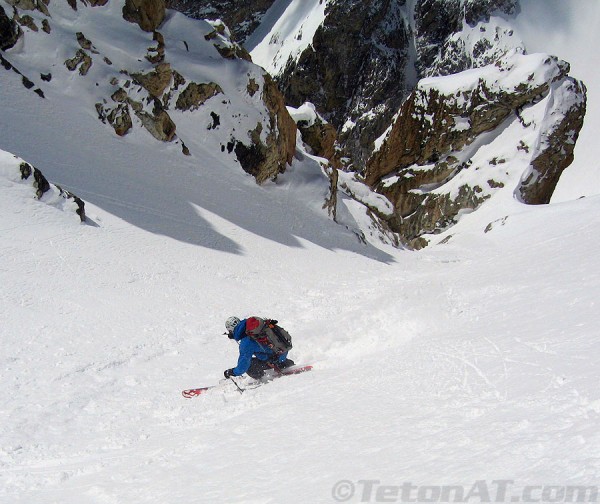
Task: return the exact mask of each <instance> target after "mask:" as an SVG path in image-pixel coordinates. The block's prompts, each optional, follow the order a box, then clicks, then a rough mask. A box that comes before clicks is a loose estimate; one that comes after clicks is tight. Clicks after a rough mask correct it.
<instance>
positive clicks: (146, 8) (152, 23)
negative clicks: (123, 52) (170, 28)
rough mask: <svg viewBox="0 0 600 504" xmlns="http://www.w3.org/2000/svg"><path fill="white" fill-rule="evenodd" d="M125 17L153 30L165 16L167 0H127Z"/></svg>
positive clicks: (145, 28) (145, 29) (141, 26)
mask: <svg viewBox="0 0 600 504" xmlns="http://www.w3.org/2000/svg"><path fill="white" fill-rule="evenodd" d="M123 18H124V19H125V20H126V21H129V22H130V23H137V24H138V25H139V26H140V28H141V29H142V30H144V31H147V32H153V31H155V30H156V29H157V28H158V27H159V26H160V24H161V23H162V22H163V20H164V18H165V0H125V6H124V7H123Z"/></svg>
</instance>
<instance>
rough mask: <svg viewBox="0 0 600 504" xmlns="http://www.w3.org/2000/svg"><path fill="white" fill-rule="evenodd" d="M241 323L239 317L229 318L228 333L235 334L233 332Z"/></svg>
mask: <svg viewBox="0 0 600 504" xmlns="http://www.w3.org/2000/svg"><path fill="white" fill-rule="evenodd" d="M239 323H240V319H239V318H237V317H229V318H228V319H227V320H226V321H225V329H227V331H228V332H230V333H231V332H233V330H234V329H235V328H236V326H237V325H238V324H239Z"/></svg>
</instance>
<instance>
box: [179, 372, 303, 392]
mask: <svg viewBox="0 0 600 504" xmlns="http://www.w3.org/2000/svg"><path fill="white" fill-rule="evenodd" d="M312 368H313V367H312V366H300V367H291V368H288V369H282V370H280V371H279V372H278V373H277V374H274V375H271V376H269V381H270V380H274V379H275V378H279V377H281V376H290V375H295V374H299V373H304V372H306V371H310V370H311V369H312ZM257 383H258V384H259V385H260V384H261V382H260V381H258V382H257ZM265 383H266V382H265ZM217 386H218V385H210V386H208V387H200V388H195V389H188V390H184V391H183V392H181V394H182V395H183V397H185V398H187V399H190V398H191V397H196V396H199V395H201V394H204V393H205V392H206V391H207V390H211V389H214V388H216V387H217Z"/></svg>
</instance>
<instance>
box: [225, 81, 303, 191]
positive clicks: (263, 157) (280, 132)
mask: <svg viewBox="0 0 600 504" xmlns="http://www.w3.org/2000/svg"><path fill="white" fill-rule="evenodd" d="M263 79H264V82H263V89H262V93H261V95H262V100H263V102H264V103H265V105H266V107H267V110H268V111H269V127H268V131H266V135H263V134H262V133H263V125H262V123H260V122H259V123H258V124H257V125H256V128H254V129H253V130H250V131H249V132H248V137H249V140H250V143H249V144H248V143H247V142H246V141H242V140H240V141H237V142H235V143H234V146H233V148H234V150H235V153H236V156H237V158H238V160H239V162H240V164H241V166H242V168H243V169H244V171H245V172H247V173H249V174H251V175H253V176H254V177H255V178H256V181H257V182H258V183H259V184H260V183H262V182H264V181H265V180H269V179H275V178H276V177H277V175H278V174H279V173H283V172H284V171H285V167H286V165H288V164H291V162H292V159H293V157H294V153H295V152H296V131H297V128H296V123H295V122H294V120H293V119H292V117H291V116H290V114H289V112H288V111H287V109H286V107H285V102H284V99H283V96H282V95H281V93H280V92H279V89H278V88H277V85H276V84H275V82H274V81H273V79H272V78H271V77H270V76H269V74H264V75H263Z"/></svg>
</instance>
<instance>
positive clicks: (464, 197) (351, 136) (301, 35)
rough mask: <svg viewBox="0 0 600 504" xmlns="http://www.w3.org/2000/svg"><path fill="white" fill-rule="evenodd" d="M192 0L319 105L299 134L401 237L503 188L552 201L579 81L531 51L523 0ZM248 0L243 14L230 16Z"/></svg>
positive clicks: (434, 227)
mask: <svg viewBox="0 0 600 504" xmlns="http://www.w3.org/2000/svg"><path fill="white" fill-rule="evenodd" d="M195 3H196V4H197V5H206V6H207V7H208V6H210V9H211V11H212V12H213V13H214V14H217V15H219V16H221V17H223V18H224V19H227V20H229V22H231V23H233V28H232V29H233V30H234V32H236V33H237V34H238V37H239V38H240V40H241V41H243V40H245V39H246V40H248V41H249V49H250V52H251V54H252V55H253V57H255V58H257V59H258V60H259V61H260V62H261V64H263V65H264V66H265V67H267V68H269V69H270V70H271V72H273V74H274V77H275V79H276V81H277V82H278V83H279V85H280V87H281V89H282V91H283V93H284V95H285V98H286V100H287V103H288V104H289V105H291V106H294V107H299V106H301V105H302V104H303V103H305V102H310V103H312V104H314V107H315V109H316V112H317V113H318V116H319V117H320V118H321V119H322V121H321V122H320V123H317V124H314V125H311V126H310V128H306V127H302V125H300V126H301V128H300V130H301V132H302V135H303V138H304V140H305V142H306V143H307V144H309V145H310V146H311V149H312V151H313V152H320V155H323V156H327V157H328V158H329V159H330V161H331V163H332V165H333V166H335V167H336V168H340V167H343V169H344V170H345V171H352V172H354V177H353V179H352V180H353V181H352V185H353V189H352V190H350V189H349V186H350V185H349V184H348V177H342V179H344V180H345V181H346V182H344V185H343V187H340V188H341V189H342V190H344V191H346V192H347V193H348V194H350V195H351V196H352V197H356V198H358V199H360V198H359V197H358V196H357V194H363V193H364V190H358V191H357V190H356V184H365V185H366V186H367V187H369V188H370V189H372V190H374V191H376V192H377V193H379V194H381V195H384V196H385V197H386V198H387V199H388V200H389V201H390V203H391V205H392V208H393V210H392V211H391V212H390V211H389V209H388V208H387V207H386V206H385V205H384V206H383V207H382V206H381V205H376V206H375V207H372V206H371V207H369V205H368V204H367V203H366V202H365V201H363V202H364V203H365V204H367V206H368V207H369V210H368V212H369V213H370V214H371V215H372V216H374V218H375V220H377V221H378V223H377V226H380V227H381V228H385V229H387V230H392V231H393V232H394V233H397V234H398V237H399V240H400V241H401V242H403V243H405V244H408V245H410V246H413V247H421V246H423V245H425V244H426V243H427V240H426V239H425V238H423V237H424V236H426V235H430V234H435V233H439V232H441V231H443V230H445V229H447V228H448V227H449V226H450V225H452V224H453V223H455V222H456V221H457V219H458V218H459V216H460V215H462V214H464V213H465V212H468V211H472V210H473V209H476V208H478V207H479V206H480V205H481V204H482V203H483V202H484V201H486V200H487V199H489V198H490V197H492V195H493V194H494V193H496V192H499V191H501V190H504V191H510V192H511V194H514V197H515V198H517V199H519V200H521V201H523V202H525V203H544V202H548V201H549V200H550V196H551V194H552V191H553V190H554V187H555V186H556V183H557V181H558V179H559V177H560V174H561V172H562V171H563V170H564V169H565V168H566V167H567V166H568V165H569V164H570V163H571V161H572V157H573V147H574V144H575V142H576V140H577V137H578V133H579V130H580V129H581V127H582V124H583V117H584V114H585V105H586V97H585V93H586V92H585V86H584V85H583V83H581V82H578V81H576V80H574V79H572V78H571V77H569V76H568V71H569V70H568V64H566V63H565V62H561V61H559V60H557V59H556V58H553V57H550V56H540V57H539V58H537V59H536V57H527V56H525V54H526V48H525V47H524V46H523V44H522V42H521V41H520V40H519V39H518V38H517V37H515V35H514V31H513V29H512V27H511V20H512V19H513V18H514V16H516V15H518V13H519V5H518V1H517V0H415V1H414V2H407V1H405V0H395V1H394V0H375V1H372V2H362V1H359V0H344V1H342V0H329V1H324V2H321V1H320V2H318V3H317V2H316V1H315V2H313V1H312V0H305V1H304V2H300V1H295V0H292V1H291V2H289V5H287V8H282V7H281V6H280V5H279V6H278V9H279V11H278V12H275V11H276V9H275V7H274V6H273V8H272V9H271V10H266V13H265V9H266V8H268V7H269V5H268V4H269V3H270V2H266V3H265V2H235V1H229V2H223V3H219V5H217V4H216V3H215V2H202V1H200V2H195ZM242 4H243V5H244V6H245V7H244V9H246V11H247V12H250V11H251V12H252V16H251V20H250V18H248V19H246V20H245V21H243V22H242V21H239V20H238V19H237V18H236V17H235V15H234V13H235V12H236V9H241V6H242ZM187 6H188V8H191V5H190V4H189V3H188V4H187ZM204 12H205V13H206V12H208V11H206V10H205V11H204ZM274 16H280V18H281V19H280V20H279V21H277V20H274V19H273V18H274ZM257 20H258V21H260V23H259V24H258V25H257V26H258V27H257V28H255V32H254V33H252V31H251V29H250V27H251V26H255V25H256V23H257ZM261 20H262V21H261ZM258 35H260V37H259V38H261V40H260V41H257V36H258ZM307 37H309V40H306V38H307ZM269 57H270V58H272V61H269V59H268V58H269ZM540 58H541V59H540ZM436 79H437V80H436ZM530 116H535V117H534V118H528V117H530ZM519 129H521V130H522V131H519ZM507 131H512V132H513V134H514V136H512V137H510V138H507V136H506V135H507ZM499 138H502V139H503V141H502V142H500V141H499V140H498V139H499ZM325 143H326V144H328V145H329V146H330V147H329V148H327V149H326V148H324V147H323V146H322V144H325ZM333 145H335V149H334V148H332V147H331V146H333ZM342 160H343V162H341V161H342ZM481 177H485V180H481ZM365 199H368V198H363V200H365ZM382 208H383V211H382Z"/></svg>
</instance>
